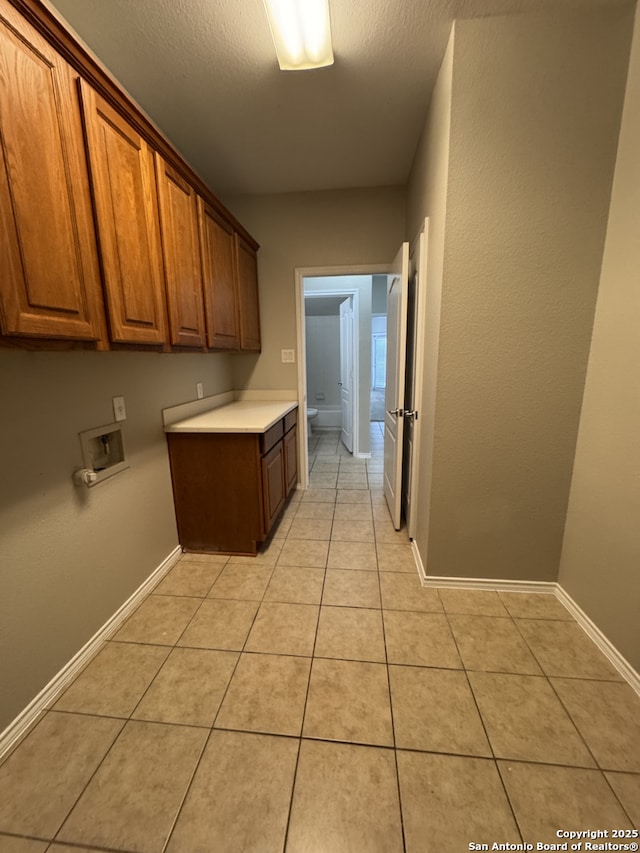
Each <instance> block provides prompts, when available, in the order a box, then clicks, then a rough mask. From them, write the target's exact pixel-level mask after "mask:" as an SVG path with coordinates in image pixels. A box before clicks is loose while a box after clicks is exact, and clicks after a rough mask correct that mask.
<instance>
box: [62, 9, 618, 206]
mask: <svg viewBox="0 0 640 853" xmlns="http://www.w3.org/2000/svg"><path fill="white" fill-rule="evenodd" d="M622 2H624V0H330V6H331V21H332V32H333V43H334V53H335V57H336V59H335V64H334V65H333V66H331V67H329V68H324V69H318V70H314V71H303V72H282V71H280V70H279V69H278V65H277V62H276V58H275V53H274V51H273V46H272V42H271V37H270V33H269V26H268V23H267V20H266V16H265V13H264V9H263V4H262V0H52V2H50V5H52V6H53V7H54V8H55V9H57V10H58V11H59V12H60V13H61V14H62V16H63V17H64V18H65V19H66V20H67V21H68V22H69V23H70V24H71V26H72V28H73V29H75V30H76V32H77V33H78V34H79V35H80V36H81V37H82V39H83V40H84V41H85V42H86V43H87V44H88V45H89V47H90V48H92V50H93V51H94V53H96V54H97V55H98V57H99V58H100V59H101V60H102V62H103V63H104V64H105V65H106V67H107V68H108V69H109V70H110V71H111V72H112V73H113V74H114V75H115V77H116V78H117V79H118V80H119V81H120V82H121V84H122V85H123V86H124V87H125V89H127V90H128V91H129V93H130V94H131V95H132V96H133V97H134V98H135V99H136V101H137V102H138V103H139V104H140V106H141V107H142V108H143V109H144V110H145V111H146V112H147V114H148V115H149V116H150V117H151V118H152V119H153V120H154V122H155V123H156V124H157V125H158V127H159V128H160V129H161V130H162V131H163V132H164V133H165V135H166V136H167V137H168V138H169V139H170V140H171V141H172V142H173V144H174V145H175V146H176V147H177V148H178V149H179V150H180V152H181V153H182V154H183V156H184V157H185V158H186V159H187V160H188V162H189V163H190V164H191V165H192V166H193V167H194V168H195V170H196V171H197V172H199V174H200V175H201V176H202V177H203V178H204V180H205V181H206V182H207V183H208V184H209V185H210V186H211V188H212V189H213V190H214V192H216V193H217V194H218V195H219V196H221V197H222V198H224V197H225V196H229V195H235V194H241V193H271V192H290V191H299V190H317V189H335V188H339V187H345V188H346V187H363V186H382V185H398V184H404V183H405V182H406V179H407V176H408V173H409V169H410V167H411V163H412V159H413V154H414V151H415V148H416V144H417V141H418V136H419V133H420V130H421V128H422V125H423V123H424V118H425V114H426V110H427V106H428V103H429V97H430V93H431V90H432V88H433V85H434V82H435V77H436V75H437V72H438V68H439V65H440V61H441V58H442V55H443V53H444V49H445V46H446V40H447V37H448V34H449V31H450V27H451V22H452V20H453V19H454V18H455V17H477V16H486V15H502V14H518V13H522V12H526V11H539V10H541V9H545V8H546V9H555V10H559V9H579V8H583V7H587V6H594V5H599V6H602V5H620V4H621V3H622Z"/></svg>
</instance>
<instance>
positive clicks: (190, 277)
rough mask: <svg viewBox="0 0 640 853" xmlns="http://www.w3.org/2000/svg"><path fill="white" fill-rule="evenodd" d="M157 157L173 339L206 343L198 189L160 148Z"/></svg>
mask: <svg viewBox="0 0 640 853" xmlns="http://www.w3.org/2000/svg"><path fill="white" fill-rule="evenodd" d="M155 158H156V179H157V182H158V198H159V201H160V232H161V237H162V255H163V258H164V269H165V281H166V287H167V302H168V308H169V329H170V333H171V343H172V344H173V345H174V346H187V347H204V346H205V343H206V337H205V321H204V303H203V299H202V271H201V266H200V248H199V244H198V211H197V204H196V192H195V190H194V189H193V187H192V186H191V185H190V184H189V183H187V181H185V179H184V178H183V177H182V175H180V174H179V173H178V172H177V171H176V170H175V169H173V168H172V167H171V166H169V164H168V163H166V162H165V160H164V159H163V158H162V157H161V156H160V154H158V153H157V152H156V155H155Z"/></svg>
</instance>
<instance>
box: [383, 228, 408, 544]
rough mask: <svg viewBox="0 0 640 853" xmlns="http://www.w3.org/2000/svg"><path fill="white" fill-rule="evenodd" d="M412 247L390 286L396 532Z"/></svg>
mask: <svg viewBox="0 0 640 853" xmlns="http://www.w3.org/2000/svg"><path fill="white" fill-rule="evenodd" d="M408 280H409V244H408V243H403V244H402V246H401V247H400V251H399V252H398V254H397V255H396V258H395V260H394V262H393V266H392V268H391V274H390V277H389V285H388V287H387V380H386V382H387V384H386V391H385V398H384V407H385V414H384V496H385V498H386V501H387V505H388V507H389V512H390V513H391V520H392V521H393V526H394V527H395V529H396V530H399V529H400V524H401V518H402V452H403V435H404V417H403V414H404V379H405V364H406V355H407V283H408Z"/></svg>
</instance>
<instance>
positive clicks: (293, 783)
mask: <svg viewBox="0 0 640 853" xmlns="http://www.w3.org/2000/svg"><path fill="white" fill-rule="evenodd" d="M334 517H335V504H334V515H333V516H332V519H331V529H332V530H333V518H334ZM329 541H331V540H329ZM329 547H330V546H329ZM328 562H329V548H327V556H326V559H325V567H324V576H323V578H322V589H321V590H320V603H319V605H318V618H317V620H316V630H315V635H314V638H313V648H312V650H311V660H310V663H309V675H308V676H307V689H306V692H305V697H304V706H303V709H302V719H301V721H300V735H299V737H298V751H297V754H296V763H295V767H294V770H293V777H292V781H291V794H290V797H289V810H288V813H287V825H286V827H285V831H284V838H283V842H282V850H283V851H284V850H285V849H286V846H287V841H288V839H289V828H290V826H291V816H292V814H293V798H294V796H295V790H296V782H297V779H298V767H299V765H300V752H301V750H302V733H303V731H304V722H305V718H306V715H307V704H308V702H309V691H310V689H311V673H312V671H313V661H314V659H315V649H316V643H317V641H318V629H319V627H320V614H321V612H322V599H323V596H324V586H325V583H326V579H327V564H328Z"/></svg>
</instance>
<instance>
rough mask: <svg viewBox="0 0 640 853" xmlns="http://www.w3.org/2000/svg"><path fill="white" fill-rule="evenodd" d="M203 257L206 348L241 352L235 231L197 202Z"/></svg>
mask: <svg viewBox="0 0 640 853" xmlns="http://www.w3.org/2000/svg"><path fill="white" fill-rule="evenodd" d="M198 224H199V226H200V254H201V258H202V281H203V286H204V307H205V314H206V318H207V344H208V346H209V347H210V348H211V349H222V350H238V349H240V326H239V317H238V289H237V287H236V276H235V263H234V240H233V234H234V231H233V228H232V226H231V225H229V223H228V222H225V220H224V219H223V218H222V217H221V216H220V215H219V214H218V213H217V212H216V211H215V210H214V209H213V208H212V207H211V206H210V205H208V204H207V203H206V202H205V201H204V200H203V199H202V198H200V197H199V198H198Z"/></svg>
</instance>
